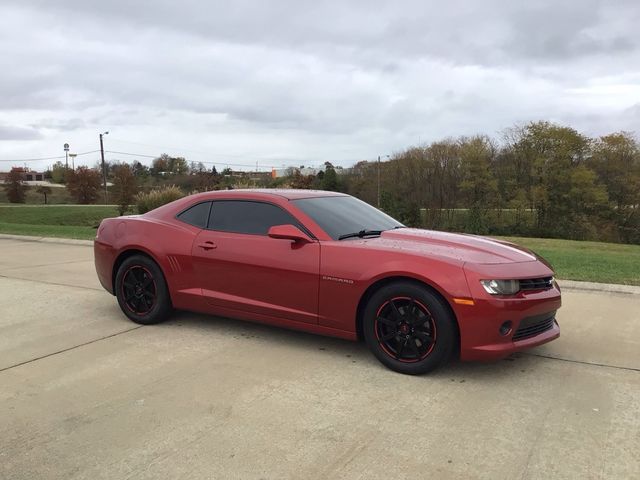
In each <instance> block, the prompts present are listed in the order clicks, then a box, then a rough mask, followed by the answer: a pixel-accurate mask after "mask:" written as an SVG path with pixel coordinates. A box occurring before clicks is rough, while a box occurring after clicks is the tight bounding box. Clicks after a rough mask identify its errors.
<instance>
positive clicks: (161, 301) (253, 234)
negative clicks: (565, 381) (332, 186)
mask: <svg viewBox="0 0 640 480" xmlns="http://www.w3.org/2000/svg"><path fill="white" fill-rule="evenodd" d="M95 264H96V270H97V272H98V277H99V279H100V282H101V283H102V286H103V287H104V288H105V289H106V290H108V291H109V292H110V293H112V294H114V295H115V296H116V297H117V299H118V303H119V304H120V308H122V311H123V312H124V313H125V315H127V317H129V318H130V319H131V320H133V321H134V322H137V323H142V324H153V323H158V322H161V321H162V320H164V319H166V318H167V317H168V316H169V314H170V313H171V311H172V309H174V308H176V309H184V310H192V311H197V312H204V313H209V314H213V315H222V316H226V317H234V318H240V319H245V320H252V321H257V322H263V323H268V324H272V325H277V326H281V327H287V328H294V329H299V330H305V331H308V332H313V333H319V334H323V335H332V336H336V337H341V338H346V339H350V340H356V339H359V338H363V339H364V340H365V341H366V343H367V345H368V346H369V348H370V349H371V351H372V352H373V354H374V355H375V356H376V357H377V358H378V359H379V360H380V361H381V362H382V363H383V364H384V365H386V366H387V367H389V368H391V369H393V370H396V371H399V372H402V373H409V374H419V373H424V372H427V371H430V370H432V369H433V368H435V367H437V366H439V365H441V364H442V363H444V362H446V361H447V360H448V359H449V358H451V357H452V356H458V357H459V358H460V359H462V360H485V359H497V358H501V357H504V356H507V355H508V354H510V353H512V352H516V351H519V350H522V349H525V348H529V347H533V346H535V345H540V344H542V343H546V342H549V341H551V340H553V339H555V338H557V337H558V336H559V335H560V329H559V327H558V323H557V322H556V319H555V315H556V311H557V310H558V308H559V307H560V289H559V288H558V285H557V284H556V282H555V281H554V278H553V271H552V270H551V268H550V267H549V265H548V264H547V262H545V261H544V260H543V259H542V258H540V257H538V256H537V255H536V254H534V253H532V252H531V251H528V250H526V249H524V248H521V247H518V246H516V245H514V244H511V243H507V242H503V241H497V240H492V239H488V238H483V237H478V236H472V235H458V234H452V233H443V232H436V231H430V230H419V229H415V228H407V227H405V226H404V225H402V224H401V223H400V222H398V221H396V220H394V219H393V218H391V217H389V216H388V215H386V214H384V213H382V212H381V211H379V210H377V209H375V208H373V207H372V206H370V205H368V204H366V203H364V202H362V201H360V200H358V199H356V198H354V197H351V196H349V195H344V194H341V193H335V192H322V191H311V190H228V191H218V192H207V193H200V194H197V195H192V196H189V197H186V198H183V199H180V200H177V201H175V202H173V203H170V204H168V205H164V206H162V207H160V208H157V209H155V210H153V211H151V212H148V213H146V214H144V215H135V216H129V217H120V218H108V219H105V220H103V222H102V223H101V224H100V227H99V229H98V233H97V236H96V239H95Z"/></svg>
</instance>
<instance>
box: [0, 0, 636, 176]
mask: <svg viewBox="0 0 640 480" xmlns="http://www.w3.org/2000/svg"><path fill="white" fill-rule="evenodd" d="M0 16H2V18H4V19H5V20H6V22H5V23H6V28H4V29H3V30H2V31H0V68H1V69H2V71H3V75H2V76H0V93H1V94H2V95H1V97H0V123H2V124H5V125H13V124H16V125H18V124H19V125H32V126H33V127H34V128H35V129H36V130H32V134H35V133H33V132H40V131H41V132H42V133H41V134H42V136H43V138H42V139H41V140H40V141H37V142H30V143H29V147H28V148H27V147H21V146H20V145H17V144H15V142H12V143H11V144H10V145H9V144H6V142H5V143H4V144H3V145H1V146H0V157H1V156H5V157H10V158H14V157H15V156H16V155H15V154H14V151H16V149H17V151H18V152H23V151H24V152H25V154H26V153H28V154H29V156H48V154H49V153H50V151H49V149H51V148H53V147H52V146H51V145H55V148H56V149H59V147H58V144H59V143H60V140H61V136H64V139H65V141H66V138H67V137H73V138H74V140H73V141H74V142H76V143H78V144H83V145H84V144H85V143H86V145H87V150H90V149H93V148H94V143H95V135H96V132H98V131H102V130H104V129H111V130H113V131H114V132H116V131H117V132H120V133H118V134H115V133H114V134H113V135H114V136H113V137H112V139H111V141H114V142H115V141H117V140H118V139H117V137H116V136H115V135H120V137H119V138H120V139H121V140H122V141H127V140H128V141H140V142H142V143H145V144H150V145H163V144H164V143H166V142H165V141H164V140H165V139H166V138H167V137H169V138H171V139H172V141H173V143H172V144H173V145H177V146H181V145H182V146H184V148H188V147H189V146H191V147H192V148H195V149H196V150H200V151H203V150H206V151H214V152H218V153H219V155H220V156H223V153H225V152H226V153H229V154H232V155H238V156H240V157H242V156H246V157H247V158H252V159H253V158H258V159H264V161H265V162H267V161H275V160H274V159H277V160H280V159H291V158H293V159H297V158H300V159H301V160H303V161H305V159H306V163H309V162H312V161H318V162H319V161H321V160H322V159H326V158H328V159H332V160H342V159H344V161H345V162H348V161H352V160H358V159H361V158H368V157H375V156H376V155H377V154H378V153H380V152H381V151H391V150H397V149H400V148H403V147H405V146H407V145H409V144H413V143H416V142H417V141H418V140H420V141H429V140H435V139H438V138H440V137H442V136H448V135H458V134H474V133H479V132H483V133H488V134H494V133H495V132H497V131H500V130H501V129H503V128H504V127H507V126H509V125H511V124H513V123H516V122H526V121H529V120H535V119H540V118H543V119H555V120H558V121H561V122H571V124H572V126H574V127H576V128H578V129H581V130H584V131H586V132H587V133H592V134H599V133H607V132H606V131H603V130H604V129H610V128H615V129H625V130H633V129H634V128H636V124H637V118H638V116H637V102H638V98H640V67H639V65H640V36H638V35H637V34H636V25H637V24H639V23H640V6H638V5H637V4H636V2H634V1H627V0H623V1H618V2H615V3H614V4H613V3H610V2H605V1H598V0H573V1H567V2H555V1H551V0H545V1H538V2H534V3H530V4H522V3H521V2H507V1H498V0H491V1H487V2H468V1H463V0H450V1H449V2H446V3H443V2H433V1H426V2H425V1H419V0H414V1H404V2H394V3H390V2H383V1H367V2H365V1H353V2H310V1H293V0H289V1H275V2H249V1H248V0H241V1H237V2H219V1H204V0H201V1H197V0H185V1H183V2H174V1H167V0H159V1H156V2H154V3H153V7H150V6H149V5H148V4H143V3H140V2H129V1H124V0H114V1H111V2H99V3H95V2H85V1H81V0H60V1H58V2H49V1H44V0H40V1H38V0H22V1H20V2H18V1H5V2H3V4H2V5H1V6H0ZM63 134H64V135H63ZM14 140H18V138H14ZM194 142H197V145H195V146H194V145H193V143H194ZM146 153H157V152H151V151H150V150H148V149H147V150H146ZM212 155H213V154H212ZM295 163H298V161H297V160H296V162H295ZM303 163H304V162H303Z"/></svg>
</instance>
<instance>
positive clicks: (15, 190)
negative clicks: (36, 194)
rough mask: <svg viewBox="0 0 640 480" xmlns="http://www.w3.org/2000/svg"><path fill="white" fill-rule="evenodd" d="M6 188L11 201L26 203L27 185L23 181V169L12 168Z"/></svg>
mask: <svg viewBox="0 0 640 480" xmlns="http://www.w3.org/2000/svg"><path fill="white" fill-rule="evenodd" d="M5 182H6V183H5V185H4V189H5V190H6V191H7V198H8V199H9V201H10V202H11V203H24V201H25V192H26V190H27V188H28V187H27V185H25V183H24V182H23V181H22V171H21V170H20V169H18V168H12V169H11V171H10V172H9V174H8V175H7V179H6V180H5Z"/></svg>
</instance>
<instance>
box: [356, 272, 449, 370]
mask: <svg viewBox="0 0 640 480" xmlns="http://www.w3.org/2000/svg"><path fill="white" fill-rule="evenodd" d="M363 320H364V322H363V332H364V337H365V340H366V342H367V345H368V346H369V349H370V350H371V351H372V352H373V354H374V355H375V356H376V357H377V358H378V360H380V361H381V362H382V363H383V364H384V365H386V366H387V367H389V368H391V369H392V370H395V371H397V372H400V373H406V374H412V375H416V374H421V373H426V372H429V371H431V370H433V369H434V368H436V367H438V366H440V365H441V364H443V363H444V362H446V361H447V360H448V359H449V357H450V356H451V353H452V352H453V348H454V346H455V341H456V334H455V333H456V331H455V325H454V323H453V322H454V321H455V320H454V319H453V317H452V315H451V313H450V311H449V309H448V308H447V306H446V305H445V304H443V301H442V300H441V299H440V297H439V296H437V295H436V294H434V293H433V292H431V291H430V290H428V289H427V288H425V287H423V286H421V285H419V284H417V283H412V282H396V283H392V284H389V285H386V286H385V287H383V288H381V289H380V290H378V291H377V292H376V293H374V294H373V295H372V297H371V298H370V299H369V302H368V303H367V306H366V308H365V311H364V319H363Z"/></svg>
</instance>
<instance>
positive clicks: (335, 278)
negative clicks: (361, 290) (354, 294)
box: [322, 275, 353, 285]
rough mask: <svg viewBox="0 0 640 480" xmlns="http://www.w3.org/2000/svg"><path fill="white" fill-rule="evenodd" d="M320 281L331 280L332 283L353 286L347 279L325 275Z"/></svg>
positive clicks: (351, 281)
mask: <svg viewBox="0 0 640 480" xmlns="http://www.w3.org/2000/svg"><path fill="white" fill-rule="evenodd" d="M322 279H323V280H331V281H332V282H338V283H346V284H347V285H353V280H349V279H348V278H338V277H328V276H327V275H323V276H322Z"/></svg>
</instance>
